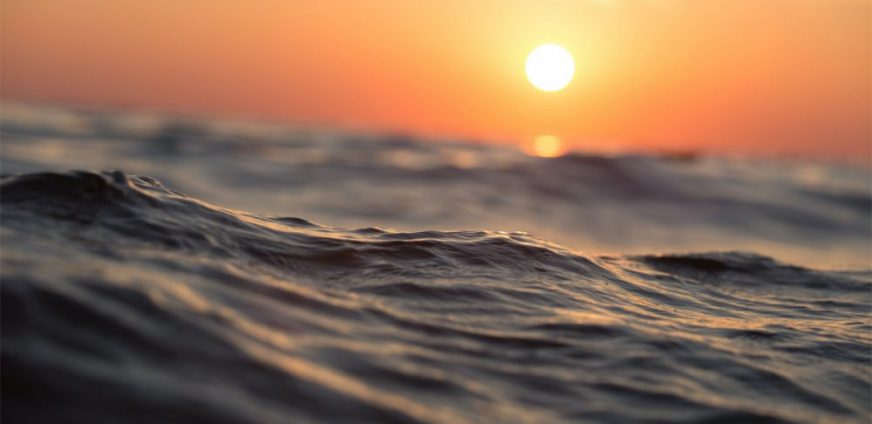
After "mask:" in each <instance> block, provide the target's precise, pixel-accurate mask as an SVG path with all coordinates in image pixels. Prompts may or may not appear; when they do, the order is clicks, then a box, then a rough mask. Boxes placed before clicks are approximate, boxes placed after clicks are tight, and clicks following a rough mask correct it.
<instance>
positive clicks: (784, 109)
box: [0, 0, 872, 159]
mask: <svg viewBox="0 0 872 424" xmlns="http://www.w3.org/2000/svg"><path fill="white" fill-rule="evenodd" d="M0 19H2V22H0V42H2V49H0V54H2V62H0V71H2V74H0V75H2V87H0V88H2V97H3V98H4V99H7V100H9V99H12V100H26V101H38V102H40V101H52V102H70V103H77V104H91V105H110V106H111V105H123V106H131V107H144V108H156V109H166V110H179V111H188V112H191V111H193V112H204V113H212V114H232V115H247V116H262V117H268V118H281V119H288V120H291V121H303V122H313V121H314V122H319V123H328V124H337V125H352V126H362V127H367V128H375V129H384V130H399V131H408V132H413V133H421V134H444V135H457V136H464V137H479V138H498V139H504V140H505V139H509V140H512V139H514V140H523V139H525V138H527V137H532V136H535V135H537V134H546V133H547V134H554V135H557V136H560V137H562V138H563V139H564V140H567V141H568V142H571V143H573V144H575V145H577V146H580V147H585V148H592V149H608V148H611V147H612V146H613V145H620V146H623V147H625V148H630V149H665V150H671V149H693V150H696V149H699V150H704V151H714V152H731V153H758V154H765V155H769V154H789V155H803V156H816V157H826V158H843V159H849V158H855V159H856V158H857V157H863V158H869V156H870V137H872V134H870V132H872V129H870V125H872V124H870V121H872V109H870V108H872V106H870V103H872V101H870V96H872V82H870V80H872V66H870V61H872V58H870V55H872V33H870V31H872V30H870V19H872V2H870V1H869V0H575V1H571V0H562V1H557V0H553V1H548V0H536V1H529V2H521V1H498V0H494V1H474V0H439V1H436V0H418V1H387V0H381V1H364V0H348V1H339V0H336V1H326V0H325V1H307V2H303V1H290V0H245V1H240V0H149V1H139V0H78V1H73V0H0ZM545 42H554V43H558V44H561V45H563V46H565V47H566V48H567V49H569V50H570V51H571V52H572V53H573V55H574V56H575V60H576V67H577V71H576V72H577V73H576V79H575V80H574V81H573V82H572V83H571V84H570V85H569V87H567V88H566V89H565V90H563V91H562V92H558V93H544V92H540V91H537V90H536V89H535V88H533V87H532V86H531V85H530V84H529V83H528V82H527V81H526V77H525V76H524V59H525V56H526V55H527V53H528V52H529V51H530V50H531V49H533V48H534V47H535V46H537V45H539V44H541V43H545Z"/></svg>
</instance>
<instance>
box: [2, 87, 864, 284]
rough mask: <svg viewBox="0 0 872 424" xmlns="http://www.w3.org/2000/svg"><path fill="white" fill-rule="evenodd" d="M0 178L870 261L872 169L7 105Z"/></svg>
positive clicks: (354, 218)
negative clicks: (107, 173) (115, 183)
mask: <svg viewBox="0 0 872 424" xmlns="http://www.w3.org/2000/svg"><path fill="white" fill-rule="evenodd" d="M0 136H2V139H3V142H2V143H0V169H2V170H3V172H5V173H9V174H13V173H17V174H22V173H35V172H44V171H55V172H60V171H65V170H68V169H116V168H120V169H124V170H125V171H127V172H129V173H132V174H140V175H150V176H153V177H155V178H157V179H159V180H161V181H163V182H164V183H165V184H167V185H168V186H171V187H173V188H174V189H176V190H179V191H182V192H184V193H187V194H189V195H191V196H194V197H196V198H198V199H203V200H205V201H208V202H210V203H214V204H220V205H223V206H226V207H232V208H235V209H241V210H245V211H249V212H253V213H257V214H260V215H293V216H302V217H306V218H309V219H312V220H316V221H318V222H322V223H325V224H328V225H331V226H335V227H343V228H354V227H368V226H380V227H385V228H393V229H398V230H401V231H406V232H415V231H430V230H455V229H487V230H501V231H506V232H513V231H525V232H529V233H531V234H535V235H536V236H537V237H539V238H542V239H546V240H550V241H552V242H555V243H559V244H561V245H563V246H567V247H570V248H572V249H575V250H582V251H588V252H597V253H602V252H615V253H617V254H624V255H626V254H646V253H651V252H654V253H658V252H700V251H722V250H746V251H754V252H758V253H762V254H765V255H766V256H769V257H773V258H777V259H779V260H782V261H786V262H791V263H798V264H801V265H805V266H812V267H817V268H827V269H869V268H872V262H870V257H872V239H870V237H869V235H870V234H872V170H870V169H869V168H859V167H850V166H841V165H834V164H824V163H811V162H798V161H794V162H788V161H775V160H762V159H738V158H734V159H727V158H717V157H707V156H704V155H697V156H693V155H685V156H663V157H657V156H651V155H638V154H637V155H633V154H624V155H617V156H603V155H597V154H593V153H581V152H572V153H568V154H566V155H564V156H562V157H558V158H538V157H531V156H528V155H525V154H523V153H522V152H521V151H520V150H518V149H517V148H512V147H511V146H504V145H496V144H483V143H479V144H476V143H470V142H461V141H457V140H443V141H439V140H427V139H419V138H415V137H409V136H397V135H394V136H391V135H380V134H361V133H352V132H344V133H343V132H339V131H330V130H324V129H319V130H313V129H305V128H289V127H282V126H277V125H267V124H257V123H251V122H227V121H209V120H194V119H180V118H178V117H167V116H155V115H143V114H130V113H117V112H111V111H103V112H96V111H91V112H86V111H76V110H71V109H64V108H49V107H36V106H22V105H14V104H13V105H7V104H4V109H3V115H2V125H0Z"/></svg>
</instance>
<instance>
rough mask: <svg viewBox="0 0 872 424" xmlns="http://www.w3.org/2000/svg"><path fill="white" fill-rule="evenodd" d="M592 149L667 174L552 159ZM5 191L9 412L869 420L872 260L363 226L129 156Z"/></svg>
mask: <svg viewBox="0 0 872 424" xmlns="http://www.w3.org/2000/svg"><path fill="white" fill-rule="evenodd" d="M578 161H582V162H585V165H584V167H582V168H579V167H578V166H577V164H576V165H572V167H573V168H566V170H565V172H581V171H572V170H570V169H588V170H590V169H600V170H599V171H596V172H601V173H602V172H604V173H608V174H609V175H608V177H607V178H606V177H603V178H606V179H607V180H608V181H610V182H611V183H614V182H615V181H617V182H620V181H625V183H623V184H622V185H621V186H622V187H624V189H625V190H627V191H628V192H627V193H625V194H627V195H634V196H636V195H645V194H646V193H651V188H646V187H643V185H646V184H655V185H656V183H655V182H653V181H652V180H644V179H643V180H640V179H637V178H635V177H633V176H628V175H627V174H624V172H626V170H625V169H623V168H614V166H615V163H616V162H612V161H609V160H603V162H602V163H600V164H599V165H596V164H594V165H591V164H590V163H589V162H591V161H594V162H595V161H598V159H591V158H582V157H568V158H563V159H560V160H558V161H555V162H549V164H550V165H549V166H553V169H552V170H551V172H552V174H550V175H553V176H554V178H557V179H561V177H560V176H559V173H560V172H564V171H561V169H562V168H561V167H564V166H569V165H567V164H571V163H574V162H578ZM591 166H593V167H594V168H591ZM597 167H599V168H597ZM430 172H463V171H462V170H460V168H458V169H457V170H455V171H430ZM506 172H532V171H530V170H522V169H516V170H515V171H506ZM536 172H539V171H536ZM585 172H591V171H585ZM526 180H528V181H529V180H531V179H530V178H526ZM552 187H557V186H556V185H555V186H552ZM566 189H567V190H570V189H573V188H571V187H567V188H566ZM574 189H579V190H580V189H581V188H578V187H576V188H574ZM537 190H542V188H541V187H540V188H537ZM670 193H673V195H679V194H674V193H680V191H677V190H670ZM616 195H617V194H616ZM560 196H564V195H563V194H560ZM0 200H2V216H0V218H2V219H0V236H2V245H3V249H2V252H0V259H2V263H0V265H2V267H0V276H2V301H3V307H2V322H3V325H2V346H0V351H2V365H3V370H2V392H3V408H2V414H3V418H4V419H7V420H9V422H46V421H63V422H89V423H98V422H219V423H221V422H234V423H237V422H252V423H254V422H257V423H266V422H275V423H286V422H350V421H355V422H403V423H405V422H427V423H492V422H518V423H525V422H531V423H532V422H536V423H538V422H565V421H583V422H628V423H629V422H640V423H641V422H673V423H687V422H705V423H720V422H796V423H814V422H857V423H862V422H868V421H869V419H870V418H872V412H870V404H869V399H870V396H872V377H870V373H869V364H870V362H872V337H870V330H872V323H870V319H869V311H870V308H872V292H870V289H872V272H870V271H868V270H863V271H856V272H847V271H845V272H837V271H819V270H814V269H810V268H807V267H799V266H792V265H788V264H785V263H782V262H779V261H776V260H774V259H771V258H769V257H766V256H761V255H758V254H754V253H745V252H721V253H693V254H672V255H627V256H622V255H619V256H594V255H584V254H581V253H578V252H577V251H574V250H571V249H567V248H564V247H561V246H559V245H556V244H553V243H549V242H546V241H543V240H541V239H538V238H536V237H533V236H531V235H529V234H526V233H521V232H493V231H435V230H425V231H409V232H402V231H396V230H390V229H385V228H377V227H366V228H361V229H356V230H344V229H339V228H334V227H330V226H324V225H319V224H316V223H314V222H310V221H307V220H305V219H301V218H294V217H275V216H265V215H261V214H254V213H248V212H242V211H239V210H234V209H227V208H222V207H218V206H214V205H211V204H209V203H207V202H204V201H200V200H197V199H195V198H192V197H187V196H185V195H183V194H180V193H178V192H176V191H173V190H171V189H169V188H167V187H164V186H163V185H162V184H161V183H160V182H158V181H157V180H156V179H154V178H150V177H140V176H129V175H125V174H124V173H122V172H118V171H116V172H104V173H97V172H86V171H73V172H44V173H25V174H17V175H7V176H4V177H3V178H2V182H0ZM344 200H345V201H354V200H355V199H350V198H349V199H344ZM838 201H839V202H842V201H846V202H848V204H850V205H853V206H849V207H856V208H860V209H862V208H865V206H864V203H863V202H862V201H857V202H856V204H854V203H852V202H853V201H850V200H844V198H840V200H838ZM839 210H841V209H839ZM860 213H866V212H863V211H861V212H860ZM845 216H848V215H845ZM846 219H847V218H846Z"/></svg>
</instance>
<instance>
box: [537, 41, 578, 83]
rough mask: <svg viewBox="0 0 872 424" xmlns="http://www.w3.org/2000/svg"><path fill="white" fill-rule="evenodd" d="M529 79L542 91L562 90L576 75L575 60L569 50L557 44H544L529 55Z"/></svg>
mask: <svg viewBox="0 0 872 424" xmlns="http://www.w3.org/2000/svg"><path fill="white" fill-rule="evenodd" d="M525 70H526V71H527V79H529V80H530V83H531V84H533V86H534V87H536V88H538V89H540V90H542V91H560V90H562V89H563V88H564V87H566V86H567V85H569V83H570V82H571V81H572V77H573V75H575V61H573V60H572V55H571V54H569V51H568V50H566V49H564V48H563V47H561V46H558V45H557V44H543V45H541V46H539V47H536V48H535V49H533V51H532V52H530V55H529V56H527V64H526V66H525Z"/></svg>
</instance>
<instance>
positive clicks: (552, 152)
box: [524, 135, 566, 158]
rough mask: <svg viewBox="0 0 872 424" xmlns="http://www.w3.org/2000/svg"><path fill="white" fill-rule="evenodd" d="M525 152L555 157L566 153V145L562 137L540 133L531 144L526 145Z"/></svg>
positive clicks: (544, 156) (532, 154)
mask: <svg viewBox="0 0 872 424" xmlns="http://www.w3.org/2000/svg"><path fill="white" fill-rule="evenodd" d="M524 152H526V153H527V154H528V155H531V156H539V157H543V158H555V157H558V156H561V155H563V154H564V153H566V146H565V144H564V143H563V140H561V139H560V137H557V136H553V135H540V136H538V137H536V138H535V139H533V142H532V143H531V144H528V145H526V146H525V147H524Z"/></svg>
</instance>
